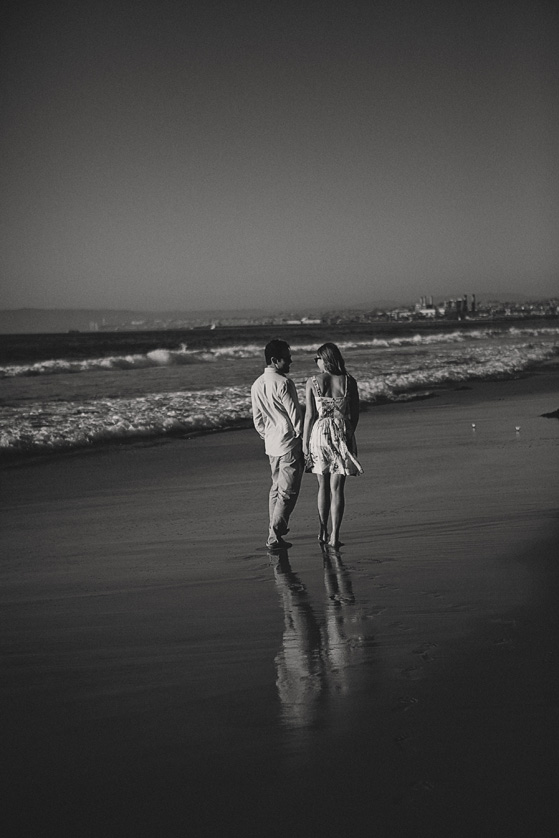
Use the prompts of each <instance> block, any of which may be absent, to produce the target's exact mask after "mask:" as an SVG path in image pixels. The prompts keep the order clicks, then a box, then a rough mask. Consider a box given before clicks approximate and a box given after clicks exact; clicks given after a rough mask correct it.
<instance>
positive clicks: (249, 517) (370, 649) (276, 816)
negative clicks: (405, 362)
mask: <svg viewBox="0 0 559 838" xmlns="http://www.w3.org/2000/svg"><path fill="white" fill-rule="evenodd" d="M558 407H559V386H558V380H557V374H556V373H554V372H553V371H552V372H550V373H540V374H539V375H536V376H533V377H531V378H525V379H521V380H519V381H515V382H502V383H496V384H474V385H472V387H471V389H465V390H461V391H441V392H440V393H439V395H438V396H437V397H436V398H434V399H432V400H428V401H423V402H416V403H415V404H405V405H387V406H385V407H380V408H376V409H372V410H369V411H368V412H365V413H364V414H363V416H362V420H361V423H360V426H359V428H358V432H357V438H358V443H359V453H360V459H361V461H362V463H363V465H364V468H365V475H364V476H363V477H360V478H354V479H351V480H349V481H348V489H347V511H346V517H345V521H344V527H343V531H342V539H343V540H344V541H345V546H344V547H343V548H342V549H341V551H340V553H339V554H337V555H336V554H325V555H323V553H322V552H321V550H320V547H319V545H318V543H317V541H316V532H317V523H316V513H315V496H316V484H315V481H314V478H313V477H311V476H306V477H305V480H304V484H303V490H302V493H301V497H300V500H299V503H298V506H297V508H296V510H295V513H294V515H293V517H292V528H291V533H290V538H291V539H292V540H293V545H294V546H293V548H292V549H291V550H289V554H284V555H268V554H267V552H266V550H265V548H264V547H263V542H264V538H265V534H266V529H267V527H266V524H267V522H266V510H267V498H266V494H267V489H268V485H269V472H268V465H267V461H266V459H265V457H264V455H263V451H262V446H261V443H260V441H259V438H258V437H257V435H256V434H255V432H254V431H245V430H243V431H238V432H230V433H223V434H215V435H211V436H206V437H199V438H195V439H190V440H174V441H170V442H166V443H163V444H158V445H153V446H149V445H145V446H123V447H119V448H113V449H107V450H105V451H97V452H94V453H91V454H81V455H75V456H65V457H59V458H57V459H52V460H50V461H42V462H35V463H27V464H25V465H20V466H17V467H10V468H5V469H3V471H2V474H1V477H2V496H3V529H2V531H3V535H2V542H3V545H2V547H3V549H2V553H3V558H2V565H1V578H2V588H1V605H2V612H1V613H2V636H1V642H2V649H3V677H2V687H1V695H2V699H1V704H0V707H1V710H2V719H3V731H4V736H3V744H2V763H3V788H4V794H5V800H6V804H5V805H3V807H2V809H3V814H4V815H5V816H6V817H8V818H9V824H10V826H9V827H7V828H5V829H4V830H3V834H4V835H9V836H16V835H22V836H39V835H51V834H56V835H58V836H99V838H102V836H154V838H155V836H165V837H166V836H206V835H208V836H210V835H212V836H237V835H239V836H252V835H254V836H260V835H272V836H279V835H282V836H311V835H321V836H330V835H336V836H337V835H340V834H343V833H344V832H350V833H353V834H364V835H374V836H376V837H377V838H392V836H412V835H413V836H416V837H417V836H445V838H447V836H448V837H450V836H491V838H498V836H503V838H511V836H522V837H523V838H524V836H548V835H553V834H556V832H557V827H558V816H557V811H556V810H557V803H556V790H557V787H558V785H557V782H558V779H559V778H558V771H557V756H556V755H557V751H558V745H559V741H558V740H559V736H558V731H559V719H558V708H559V688H558V686H557V678H556V676H557V671H556V670H557V641H558V637H559V631H558V616H557V614H558V610H557V601H558V600H557V594H558V592H559V584H558V582H559V576H558V572H557V545H558V537H557V536H558V526H557V525H558V518H557V488H558V478H557V473H558V468H557V466H558V464H557V452H558V447H557V446H558V440H559V422H558V421H557V420H556V419H544V418H541V414H542V413H545V412H550V411H553V410H556V409H557V408H558ZM472 423H475V429H474V428H472ZM518 426H519V427H520V430H519V431H517V430H516V428H517V427H518Z"/></svg>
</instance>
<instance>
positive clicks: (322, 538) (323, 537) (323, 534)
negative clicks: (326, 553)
mask: <svg viewBox="0 0 559 838" xmlns="http://www.w3.org/2000/svg"><path fill="white" fill-rule="evenodd" d="M318 541H319V543H320V544H326V542H327V541H328V532H327V530H325V529H323V528H322V527H321V528H320V532H319V533H318Z"/></svg>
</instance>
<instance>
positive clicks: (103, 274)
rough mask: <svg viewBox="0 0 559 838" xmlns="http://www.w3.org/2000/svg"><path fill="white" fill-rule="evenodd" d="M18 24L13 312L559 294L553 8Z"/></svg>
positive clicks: (186, 9) (55, 10) (410, 5)
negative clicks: (56, 309) (25, 310)
mask: <svg viewBox="0 0 559 838" xmlns="http://www.w3.org/2000/svg"><path fill="white" fill-rule="evenodd" d="M0 37H1V39H2V42H1V45H0V69H1V77H2V97H3V98H2V101H3V119H2V130H1V133H0V213H1V216H0V217H1V219H2V224H1V227H0V229H1V237H2V246H1V248H0V254H1V255H0V281H1V283H2V301H1V303H0V305H1V306H2V307H3V308H24V307H29V308H51V309H53V308H97V309H100V308H111V309H127V310H140V311H142V310H148V311H149V310H151V311H162V310H173V309H176V310H180V311H185V310H191V311H196V310H204V309H212V308H216V307H217V308H220V309H224V310H230V311H232V310H238V309H243V308H259V309H271V310H274V311H277V310H281V309H285V310H289V309H292V310H300V309H302V308H306V309H312V308H313V307H314V308H317V309H318V308H321V309H325V308H329V307H345V308H350V307H362V306H366V305H368V304H370V305H375V302H374V301H375V300H381V301H382V300H410V301H411V300H413V299H414V298H419V297H421V296H424V295H427V296H435V297H439V298H442V297H443V296H445V295H449V294H450V293H451V289H456V291H455V294H460V295H461V294H463V293H468V294H472V293H474V294H476V295H478V296H479V295H480V294H483V293H484V292H485V291H486V290H490V293H493V294H495V295H497V296H503V295H504V296H506V295H507V294H509V295H510V294H514V293H523V294H526V296H528V297H529V296H533V297H546V296H552V295H553V294H557V292H558V287H559V281H558V277H559V236H557V230H558V229H559V177H558V175H559V171H558V170H559V163H558V160H557V153H556V150H557V148H558V147H559V97H557V78H558V77H559V13H558V11H557V8H556V7H555V5H554V4H551V3H548V2H544V0H531V1H530V2H528V0H496V2H494V3H491V4H487V3H485V2H481V1H480V0H473V2H471V3H467V4H464V3H460V4H459V3H453V2H452V0H451V2H442V0H416V2H411V0H379V2H375V3H371V2H364V0H358V1H357V2H353V3H349V4H343V5H342V4H339V3H331V2H328V0H323V2H321V3H320V4H317V3H314V2H305V0H303V2H300V3H289V2H287V3H284V4H277V5H276V6H270V4H263V3H261V2H260V3H258V2H251V0H247V2H246V3H243V4H232V3H228V2H226V0H205V2H201V0H194V2H191V3H186V4H185V3H179V2H176V0H158V2H155V0H137V2H136V3H130V2H126V0H113V2H111V3H108V2H103V0H101V2H100V3H97V4H88V5H83V4H75V3H70V2H66V0H54V2H52V3H48V4H39V3H35V4H15V3H12V4H10V3H9V4H8V12H7V13H6V14H5V17H4V19H3V27H2V32H1V35H0ZM369 300H370V301H371V303H368V301H369Z"/></svg>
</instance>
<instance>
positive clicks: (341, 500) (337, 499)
mask: <svg viewBox="0 0 559 838" xmlns="http://www.w3.org/2000/svg"><path fill="white" fill-rule="evenodd" d="M344 489H345V474H331V475H330V491H331V500H330V515H331V517H332V532H331V533H330V538H329V540H328V544H329V545H330V547H339V546H340V544H341V542H340V527H341V525H342V519H343V517H344V509H345V494H344Z"/></svg>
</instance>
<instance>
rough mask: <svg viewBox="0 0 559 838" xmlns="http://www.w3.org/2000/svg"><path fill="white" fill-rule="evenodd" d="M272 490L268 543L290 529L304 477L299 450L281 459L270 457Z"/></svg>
mask: <svg viewBox="0 0 559 838" xmlns="http://www.w3.org/2000/svg"><path fill="white" fill-rule="evenodd" d="M270 467H271V470H272V488H271V489H270V503H269V507H270V532H269V536H268V543H270V544H271V543H272V542H274V541H277V540H278V539H281V537H282V536H284V535H285V533H286V532H287V529H288V523H289V516H290V515H291V513H292V512H293V509H294V507H295V504H296V503H297V498H298V497H299V490H300V488H301V480H302V477H303V469H304V464H303V458H302V455H301V451H300V449H299V448H296V449H295V451H291V452H290V453H289V454H284V455H283V456H281V457H270Z"/></svg>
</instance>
